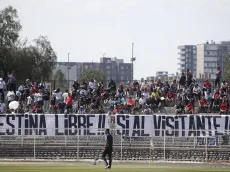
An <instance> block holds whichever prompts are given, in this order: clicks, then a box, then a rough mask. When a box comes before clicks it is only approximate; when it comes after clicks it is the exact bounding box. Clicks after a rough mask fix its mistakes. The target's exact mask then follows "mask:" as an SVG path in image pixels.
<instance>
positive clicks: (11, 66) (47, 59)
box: [0, 6, 57, 81]
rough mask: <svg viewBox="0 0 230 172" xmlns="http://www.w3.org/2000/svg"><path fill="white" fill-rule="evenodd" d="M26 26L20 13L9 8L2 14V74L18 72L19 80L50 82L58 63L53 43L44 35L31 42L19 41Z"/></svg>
mask: <svg viewBox="0 0 230 172" xmlns="http://www.w3.org/2000/svg"><path fill="white" fill-rule="evenodd" d="M21 29H22V27H21V25H20V21H19V19H18V14H17V10H16V9H14V8H13V7H11V6H9V7H7V8H5V9H4V10H2V11H0V45H1V46H0V74H1V75H3V77H6V76H7V73H8V72H11V71H15V75H16V78H17V80H25V79H26V78H29V79H32V80H36V81H39V80H49V79H50V78H51V76H52V70H53V69H54V67H55V63H56V61H57V57H56V54H55V52H54V50H53V48H52V46H51V43H50V41H49V40H48V38H47V37H45V36H40V37H38V38H37V39H35V40H33V42H32V43H29V42H28V41H27V40H24V41H21V40H19V32H20V31H21Z"/></svg>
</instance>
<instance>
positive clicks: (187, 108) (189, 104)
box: [185, 102, 194, 114]
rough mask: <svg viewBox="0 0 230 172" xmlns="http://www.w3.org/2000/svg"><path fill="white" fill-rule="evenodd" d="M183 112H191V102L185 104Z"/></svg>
mask: <svg viewBox="0 0 230 172" xmlns="http://www.w3.org/2000/svg"><path fill="white" fill-rule="evenodd" d="M185 109H186V110H185V112H186V113H191V114H193V112H194V110H193V109H194V108H193V103H192V102H189V103H188V104H187V106H186V107H185Z"/></svg>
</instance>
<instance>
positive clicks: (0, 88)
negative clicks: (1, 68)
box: [0, 77, 6, 100]
mask: <svg viewBox="0 0 230 172" xmlns="http://www.w3.org/2000/svg"><path fill="white" fill-rule="evenodd" d="M5 87H6V83H5V81H4V80H3V79H2V78H1V77H0V95H1V98H2V100H4V99H5V95H4V90H5Z"/></svg>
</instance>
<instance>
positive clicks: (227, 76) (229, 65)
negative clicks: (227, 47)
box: [224, 52, 230, 81]
mask: <svg viewBox="0 0 230 172" xmlns="http://www.w3.org/2000/svg"><path fill="white" fill-rule="evenodd" d="M225 60H226V63H225V64H226V65H225V67H224V80H225V81H230V52H228V53H226V55H225Z"/></svg>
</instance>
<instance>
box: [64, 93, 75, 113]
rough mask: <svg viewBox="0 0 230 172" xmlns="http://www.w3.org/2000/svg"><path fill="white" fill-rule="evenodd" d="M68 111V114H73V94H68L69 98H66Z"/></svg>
mask: <svg viewBox="0 0 230 172" xmlns="http://www.w3.org/2000/svg"><path fill="white" fill-rule="evenodd" d="M65 103H66V110H67V114H69V113H70V112H71V113H72V109H73V98H72V96H71V93H68V96H67V98H66V101H65Z"/></svg>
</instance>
